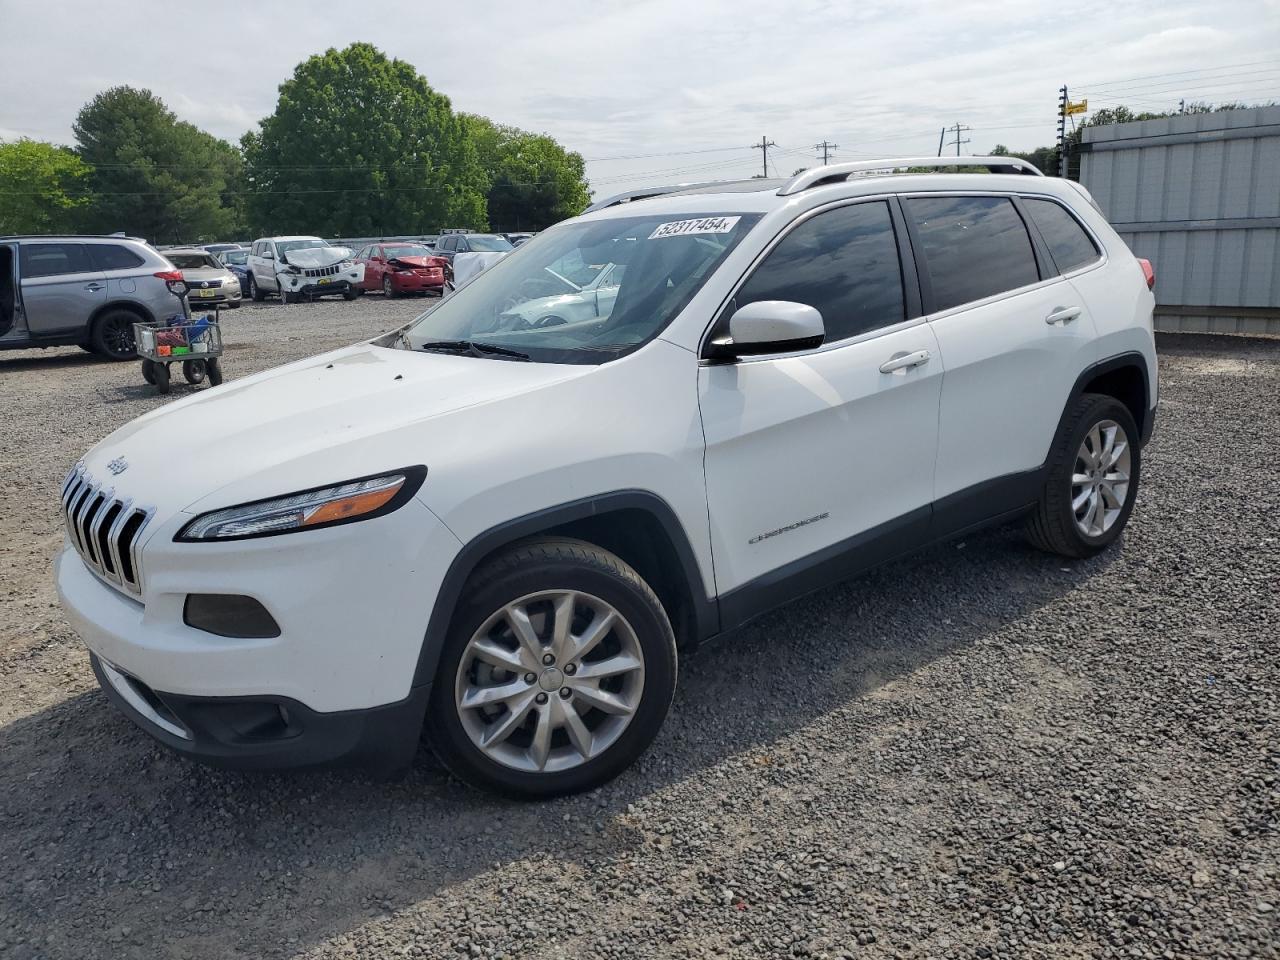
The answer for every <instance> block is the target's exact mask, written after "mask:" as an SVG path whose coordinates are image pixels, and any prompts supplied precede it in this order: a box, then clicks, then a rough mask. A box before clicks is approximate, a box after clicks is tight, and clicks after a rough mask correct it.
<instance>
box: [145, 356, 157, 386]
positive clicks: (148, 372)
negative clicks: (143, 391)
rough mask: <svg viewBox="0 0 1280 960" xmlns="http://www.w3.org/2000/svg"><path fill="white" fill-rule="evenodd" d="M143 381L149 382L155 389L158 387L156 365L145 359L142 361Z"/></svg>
mask: <svg viewBox="0 0 1280 960" xmlns="http://www.w3.org/2000/svg"><path fill="white" fill-rule="evenodd" d="M142 379H143V380H145V381H147V383H149V384H151V385H152V386H153V387H154V386H155V385H156V364H155V361H154V360H148V359H146V358H145V357H144V358H143V360H142Z"/></svg>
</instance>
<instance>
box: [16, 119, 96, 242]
mask: <svg viewBox="0 0 1280 960" xmlns="http://www.w3.org/2000/svg"><path fill="white" fill-rule="evenodd" d="M89 172H90V171H89V168H88V167H87V166H86V165H85V163H84V161H82V160H81V159H80V158H79V157H78V156H76V154H75V152H74V151H72V150H69V149H67V148H66V147H59V146H56V145H55V144H52V143H43V142H41V141H39V140H28V139H25V138H23V139H21V140H16V141H14V142H12V143H0V234H5V233H65V232H67V231H69V230H72V229H74V225H75V219H74V218H75V216H76V214H77V212H78V210H79V208H80V207H82V206H83V205H84V204H85V203H86V202H87V198H86V193H87V190H88V179H89Z"/></svg>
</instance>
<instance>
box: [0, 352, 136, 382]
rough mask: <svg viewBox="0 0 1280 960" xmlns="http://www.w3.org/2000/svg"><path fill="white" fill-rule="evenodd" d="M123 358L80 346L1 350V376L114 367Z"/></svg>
mask: <svg viewBox="0 0 1280 960" xmlns="http://www.w3.org/2000/svg"><path fill="white" fill-rule="evenodd" d="M123 362H125V361H122V360H108V359H107V358H106V357H103V356H100V355H99V354H96V353H90V352H89V351H88V350H82V349H80V348H79V347H48V348H46V349H44V350H40V349H39V348H35V349H32V350H31V351H30V352H27V351H22V350H15V351H13V352H12V353H10V352H8V351H3V352H0V376H3V375H4V374H5V373H18V372H20V371H27V370H66V369H68V368H71V367H98V366H102V367H112V366H115V365H116V364H118V363H123Z"/></svg>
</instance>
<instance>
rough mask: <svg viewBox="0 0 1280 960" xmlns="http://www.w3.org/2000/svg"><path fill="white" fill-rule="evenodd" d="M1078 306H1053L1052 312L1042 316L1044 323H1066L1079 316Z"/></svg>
mask: <svg viewBox="0 0 1280 960" xmlns="http://www.w3.org/2000/svg"><path fill="white" fill-rule="evenodd" d="M1080 313H1081V310H1080V308H1079V307H1054V308H1053V312H1052V313H1050V314H1049V315H1048V316H1047V317H1045V318H1044V322H1045V323H1061V324H1064V325H1065V324H1068V323H1070V322H1071V321H1072V320H1074V319H1075V318H1076V317H1078V316H1080Z"/></svg>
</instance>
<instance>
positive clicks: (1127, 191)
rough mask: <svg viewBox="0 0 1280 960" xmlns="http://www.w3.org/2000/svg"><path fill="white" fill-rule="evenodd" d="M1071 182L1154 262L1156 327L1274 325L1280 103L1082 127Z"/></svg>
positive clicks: (1278, 283)
mask: <svg viewBox="0 0 1280 960" xmlns="http://www.w3.org/2000/svg"><path fill="white" fill-rule="evenodd" d="M1080 182H1081V183H1082V184H1083V185H1084V186H1085V187H1086V188H1087V189H1088V190H1089V192H1090V193H1092V194H1093V196H1094V199H1096V200H1097V201H1098V204H1099V206H1101V207H1102V209H1103V212H1104V213H1106V215H1107V218H1108V219H1109V220H1110V221H1111V223H1112V225H1113V226H1114V227H1115V228H1116V230H1117V232H1119V234H1120V235H1121V236H1122V237H1124V239H1125V242H1126V243H1128V244H1129V246H1130V248H1131V249H1132V250H1133V252H1134V253H1135V254H1136V255H1137V256H1139V257H1146V258H1147V259H1149V260H1150V261H1151V262H1152V264H1153V265H1154V266H1155V270H1156V303H1157V307H1156V328H1157V329H1159V330H1171V331H1198V332H1210V333H1274V334H1280V107H1259V108H1255V109H1251V110H1226V111H1223V112H1221V113H1205V114H1192V115H1187V116H1178V117H1168V118H1165V119H1162V120H1143V121H1139V122H1137V123H1121V124H1115V125H1113V126H1106V127H1086V128H1085V130H1084V143H1083V145H1082V147H1081V158H1080Z"/></svg>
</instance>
